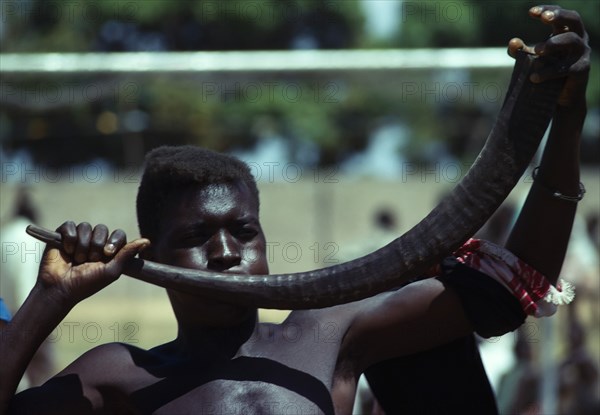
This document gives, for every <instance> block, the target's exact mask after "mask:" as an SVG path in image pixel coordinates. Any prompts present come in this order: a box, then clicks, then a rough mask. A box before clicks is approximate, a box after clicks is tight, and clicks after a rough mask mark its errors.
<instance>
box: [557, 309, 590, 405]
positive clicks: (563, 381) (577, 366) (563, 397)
mask: <svg viewBox="0 0 600 415" xmlns="http://www.w3.org/2000/svg"><path fill="white" fill-rule="evenodd" d="M579 305H580V302H574V303H573V304H571V307H569V308H567V312H568V314H567V316H568V317H567V324H568V326H569V327H568V332H567V335H568V339H567V340H568V343H567V353H568V355H567V357H566V358H565V360H564V361H563V362H562V363H561V364H560V367H559V379H560V383H559V405H560V406H559V409H560V413H561V414H565V415H588V414H590V415H591V414H597V413H600V397H599V396H598V387H599V385H598V365H597V364H596V362H595V361H594V359H593V357H592V356H591V355H590V353H589V352H588V350H587V348H586V332H585V328H584V326H583V325H582V324H581V321H580V319H579V317H578V314H577V310H578V306H579Z"/></svg>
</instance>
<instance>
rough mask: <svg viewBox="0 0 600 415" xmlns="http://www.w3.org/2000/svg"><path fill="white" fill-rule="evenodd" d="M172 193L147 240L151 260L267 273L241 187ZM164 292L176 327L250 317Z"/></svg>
mask: <svg viewBox="0 0 600 415" xmlns="http://www.w3.org/2000/svg"><path fill="white" fill-rule="evenodd" d="M174 193H175V194H174V195H173V197H172V198H171V199H170V200H169V202H168V203H167V206H166V207H165V209H164V211H163V220H162V221H161V223H160V227H159V232H158V237H157V238H156V239H155V240H153V241H152V259H153V260H155V261H158V262H161V263H163V264H168V265H175V266H179V267H184V268H192V269H200V270H209V271H217V272H231V273H236V274H261V275H264V274H268V273H269V268H268V263H267V256H266V243H265V236H264V234H263V231H262V228H261V226H260V223H259V221H258V206H257V204H256V202H255V201H254V199H253V197H252V194H251V192H250V190H249V189H248V187H247V186H246V185H245V184H244V183H242V182H236V183H232V184H214V185H204V186H200V185H196V186H190V187H188V188H186V189H185V190H182V191H179V192H174ZM168 293H169V298H170V299H171V304H172V306H173V310H174V311H175V314H176V315H177V318H178V320H179V322H180V323H183V322H184V321H185V322H186V324H192V325H202V326H229V325H235V324H238V323H240V322H241V321H243V320H244V319H245V318H247V317H248V316H249V315H252V314H248V313H251V309H249V308H247V307H242V306H235V305H229V304H224V303H220V302H217V301H214V300H213V299H211V298H210V297H209V296H207V297H197V296H193V295H189V294H185V293H182V292H178V291H175V290H169V291H168Z"/></svg>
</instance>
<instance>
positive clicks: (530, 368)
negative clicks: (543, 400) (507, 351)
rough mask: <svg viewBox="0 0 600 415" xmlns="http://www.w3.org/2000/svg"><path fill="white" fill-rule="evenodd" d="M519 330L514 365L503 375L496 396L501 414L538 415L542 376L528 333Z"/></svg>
mask: <svg viewBox="0 0 600 415" xmlns="http://www.w3.org/2000/svg"><path fill="white" fill-rule="evenodd" d="M524 327H525V326H522V327H521V328H519V329H518V330H517V340H516V342H515V345H514V348H513V352H514V356H515V363H514V365H513V366H512V367H511V368H510V369H509V370H508V371H507V372H505V373H504V375H502V377H501V378H500V383H499V386H498V391H497V394H496V399H497V402H498V410H499V412H500V413H501V414H531V415H533V414H538V413H539V409H540V397H539V389H540V374H539V372H538V370H537V368H536V366H535V364H534V360H533V355H532V350H531V344H530V342H529V339H528V336H527V331H526V330H525V329H524Z"/></svg>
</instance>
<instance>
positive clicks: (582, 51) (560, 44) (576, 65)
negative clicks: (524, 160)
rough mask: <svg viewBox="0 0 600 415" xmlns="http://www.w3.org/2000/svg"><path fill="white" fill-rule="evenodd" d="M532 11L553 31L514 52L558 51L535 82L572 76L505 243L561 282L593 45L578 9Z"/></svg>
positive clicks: (576, 193) (577, 192)
mask: <svg viewBox="0 0 600 415" xmlns="http://www.w3.org/2000/svg"><path fill="white" fill-rule="evenodd" d="M529 14H530V15H531V16H532V17H533V18H535V19H539V20H540V21H541V22H543V23H545V24H548V25H550V26H551V27H552V36H551V37H550V38H549V39H548V40H547V41H545V42H543V43H539V44H537V45H536V46H535V47H528V46H526V45H525V44H524V43H523V41H522V40H520V39H513V40H511V42H510V45H509V53H511V54H514V53H515V51H516V50H517V49H519V48H526V49H528V50H529V51H531V52H535V53H536V54H539V55H548V56H556V57H557V59H556V64H555V65H554V66H549V67H546V68H540V71H539V77H538V78H537V79H532V81H533V82H543V81H545V80H547V79H551V78H555V77H563V76H567V83H566V85H565V88H564V90H563V92H562V94H561V97H560V101H559V103H558V107H557V110H556V115H555V117H554V119H553V122H552V127H551V130H550V134H549V137H548V142H547V144H546V148H545V149H544V153H543V157H542V161H541V164H540V166H539V169H537V170H536V174H535V180H534V183H533V185H532V187H531V190H530V192H529V195H528V197H527V200H526V203H525V205H524V206H523V209H522V211H521V213H520V215H519V218H518V220H517V222H516V224H515V226H514V228H513V230H512V232H511V234H510V237H509V239H508V242H507V244H506V248H507V249H508V250H510V251H511V252H513V253H514V254H515V255H517V256H518V257H519V258H521V259H522V260H523V261H525V262H526V263H528V264H529V265H531V266H532V267H533V268H535V269H537V270H538V271H539V272H540V273H542V274H543V275H545V276H546V278H548V279H549V280H550V282H551V283H552V284H556V281H557V279H558V275H559V273H560V269H561V267H562V263H563V259H564V256H565V252H566V249H567V244H568V242H569V235H570V233H571V227H572V224H573V219H574V217H575V210H576V208H577V199H579V198H580V197H581V196H583V188H582V187H581V186H580V183H579V143H580V136H581V129H582V126H583V121H584V119H585V115H586V100H585V88H586V85H587V81H588V73H589V68H590V48H589V46H588V43H587V42H588V35H587V33H586V32H585V28H584V26H583V22H582V21H581V18H580V16H579V14H578V13H577V12H575V11H571V10H564V9H561V8H559V7H557V6H539V7H534V8H532V9H531V10H530V12H529Z"/></svg>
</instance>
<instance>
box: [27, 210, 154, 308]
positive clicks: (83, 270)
mask: <svg viewBox="0 0 600 415" xmlns="http://www.w3.org/2000/svg"><path fill="white" fill-rule="evenodd" d="M57 232H59V233H60V234H61V236H62V247H61V248H60V249H57V248H52V247H47V248H46V250H45V252H44V256H43V258H42V262H41V264H40V271H39V274H38V284H39V285H41V286H42V287H43V289H44V290H45V291H46V292H47V293H48V294H49V295H51V296H52V298H54V299H55V300H56V301H58V302H59V303H61V304H62V305H66V306H69V307H72V306H74V305H75V304H77V303H78V302H79V301H81V300H83V299H85V298H87V297H89V296H91V295H93V294H95V293H96V292H98V291H100V290H101V289H102V288H104V287H106V286H107V285H109V284H110V283H112V282H113V281H115V280H116V279H117V278H119V276H120V275H121V273H122V270H123V266H124V264H125V262H126V261H127V260H128V259H130V258H133V257H134V256H135V255H136V254H138V253H139V252H141V251H142V250H143V249H145V248H146V247H147V246H149V245H150V241H149V240H148V239H144V238H142V239H136V240H135V241H132V242H129V243H127V236H126V235H125V232H124V231H122V230H121V229H117V230H115V231H113V232H112V233H110V234H109V231H108V228H107V227H106V226H105V225H97V226H95V227H94V228H93V229H92V226H91V225H90V224H89V223H86V222H82V223H80V224H79V225H75V223H74V222H71V221H69V222H65V223H63V224H62V225H61V226H60V227H58V229H57Z"/></svg>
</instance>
